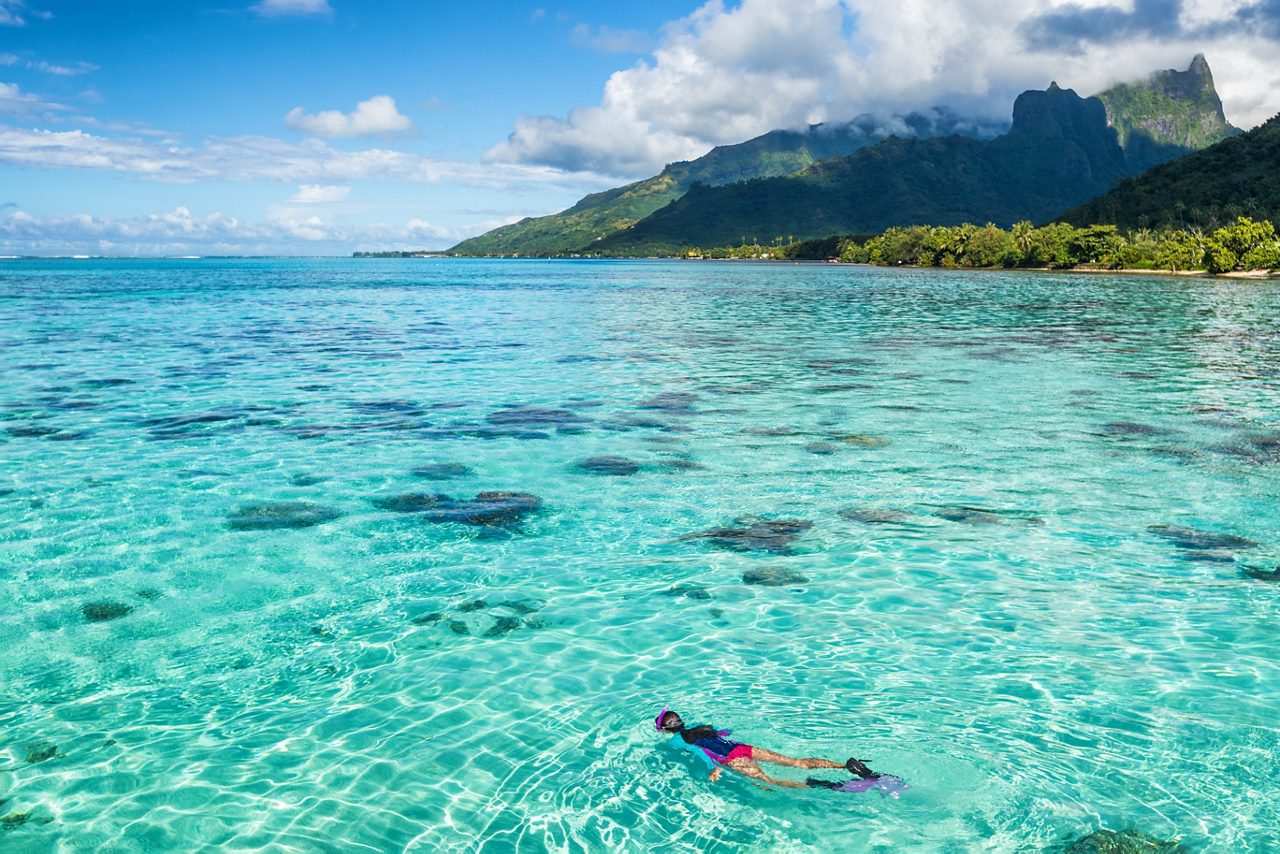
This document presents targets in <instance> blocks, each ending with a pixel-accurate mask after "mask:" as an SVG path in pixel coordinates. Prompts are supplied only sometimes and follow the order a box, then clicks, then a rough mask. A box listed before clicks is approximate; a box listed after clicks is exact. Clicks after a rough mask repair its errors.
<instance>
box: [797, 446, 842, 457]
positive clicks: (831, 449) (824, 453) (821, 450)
mask: <svg viewBox="0 0 1280 854" xmlns="http://www.w3.org/2000/svg"><path fill="white" fill-rule="evenodd" d="M804 449H805V450H806V451H808V452H809V453H811V454H816V455H817V456H820V457H829V456H831V455H832V454H837V453H839V452H840V450H841V447H840V446H839V445H837V444H836V443H834V442H810V443H809V444H807V445H805V446H804Z"/></svg>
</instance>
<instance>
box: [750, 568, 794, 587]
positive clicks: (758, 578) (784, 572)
mask: <svg viewBox="0 0 1280 854" xmlns="http://www.w3.org/2000/svg"><path fill="white" fill-rule="evenodd" d="M742 583H743V584H751V585H754V586H756V587H791V586H794V585H797V584H808V583H809V577H808V576H806V575H801V574H800V573H798V572H795V571H793V570H790V569H783V568H782V567H777V566H766V567H761V568H760V569H749V570H747V571H746V572H744V573H742Z"/></svg>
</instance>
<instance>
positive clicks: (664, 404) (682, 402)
mask: <svg viewBox="0 0 1280 854" xmlns="http://www.w3.org/2000/svg"><path fill="white" fill-rule="evenodd" d="M697 400H698V396H697V395H696V394H693V393H692V392H686V391H668V392H663V393H662V394H655V395H654V396H653V397H651V398H649V399H648V400H643V401H641V402H640V404H639V406H640V408H641V409H657V410H661V411H663V412H693V411H694V410H693V404H694V403H695V402H696V401H697Z"/></svg>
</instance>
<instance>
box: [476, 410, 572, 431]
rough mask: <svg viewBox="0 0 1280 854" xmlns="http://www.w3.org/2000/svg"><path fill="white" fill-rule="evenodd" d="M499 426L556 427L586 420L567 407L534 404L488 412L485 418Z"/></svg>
mask: <svg viewBox="0 0 1280 854" xmlns="http://www.w3.org/2000/svg"><path fill="white" fill-rule="evenodd" d="M485 420H486V421H488V422H489V423H490V424H494V425H497V426H500V427H556V426H559V425H561V424H581V423H583V422H585V421H587V419H586V418H583V417H582V416H581V415H578V414H577V413H576V412H571V411H570V410H568V409H543V408H540V407H536V406H511V407H507V408H506V409H499V410H498V411H497V412H491V413H489V415H488V417H487V418H485Z"/></svg>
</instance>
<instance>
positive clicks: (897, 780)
mask: <svg viewBox="0 0 1280 854" xmlns="http://www.w3.org/2000/svg"><path fill="white" fill-rule="evenodd" d="M806 782H807V783H808V784H809V785H810V786H812V787H814V788H823V789H831V790H833V791H836V792H854V793H859V792H870V791H877V792H879V793H880V794H881V795H883V796H885V797H887V798H896V797H898V795H900V794H901V793H902V792H904V791H906V790H907V789H909V788H911V787H910V786H909V785H908V784H907V781H906V780H903V779H902V778H901V777H895V776H893V775H892V774H881V775H880V776H879V777H874V778H872V779H869V780H867V779H862V778H859V779H857V780H845V781H844V782H843V783H836V782H834V781H831V780H815V779H812V778H811V779H809V780H807V781H806Z"/></svg>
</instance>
